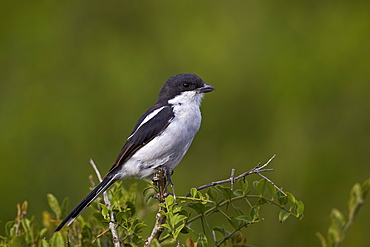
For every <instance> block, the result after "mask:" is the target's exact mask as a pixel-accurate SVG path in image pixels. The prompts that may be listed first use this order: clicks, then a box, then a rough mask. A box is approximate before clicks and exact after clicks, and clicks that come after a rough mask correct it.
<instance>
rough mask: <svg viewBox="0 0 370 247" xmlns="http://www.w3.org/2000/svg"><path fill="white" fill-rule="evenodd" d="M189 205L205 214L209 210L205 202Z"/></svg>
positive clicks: (199, 212)
mask: <svg viewBox="0 0 370 247" xmlns="http://www.w3.org/2000/svg"><path fill="white" fill-rule="evenodd" d="M187 206H188V207H191V208H193V209H195V211H197V213H198V214H204V213H205V212H206V210H207V209H206V206H204V204H202V203H200V202H196V203H189V204H188V205H187Z"/></svg>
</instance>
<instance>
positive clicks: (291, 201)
mask: <svg viewBox="0 0 370 247" xmlns="http://www.w3.org/2000/svg"><path fill="white" fill-rule="evenodd" d="M286 194H287V195H288V201H289V205H290V210H292V209H293V208H294V207H295V205H296V199H295V197H294V196H293V194H292V193H289V192H286Z"/></svg>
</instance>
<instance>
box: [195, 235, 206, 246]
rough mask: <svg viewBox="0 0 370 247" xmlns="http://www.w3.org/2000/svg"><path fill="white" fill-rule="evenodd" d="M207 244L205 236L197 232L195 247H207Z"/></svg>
mask: <svg viewBox="0 0 370 247" xmlns="http://www.w3.org/2000/svg"><path fill="white" fill-rule="evenodd" d="M207 246H208V241H207V237H206V236H205V235H204V234H203V233H200V234H199V238H198V240H197V247H207Z"/></svg>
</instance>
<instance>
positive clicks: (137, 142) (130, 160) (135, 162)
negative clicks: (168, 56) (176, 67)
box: [55, 73, 215, 231]
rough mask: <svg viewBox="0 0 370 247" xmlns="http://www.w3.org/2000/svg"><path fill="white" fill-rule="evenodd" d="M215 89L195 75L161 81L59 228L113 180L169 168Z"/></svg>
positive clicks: (146, 175)
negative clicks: (152, 98) (99, 177)
mask: <svg viewBox="0 0 370 247" xmlns="http://www.w3.org/2000/svg"><path fill="white" fill-rule="evenodd" d="M213 90H215V88H214V87H212V86H211V85H208V84H206V83H205V82H204V81H203V80H202V79H201V78H200V77H199V76H197V75H195V74H191V73H183V74H178V75H175V76H172V77H171V78H169V79H168V80H167V81H166V83H165V84H164V85H163V87H162V89H161V91H160V92H159V95H158V100H157V102H156V103H155V105H153V106H152V107H151V108H149V110H147V111H146V112H145V113H144V114H143V115H142V116H141V117H140V119H139V121H138V122H137V124H136V126H135V128H134V130H133V131H132V133H131V135H130V136H129V137H128V139H127V141H126V143H125V145H124V146H123V148H122V149H121V152H120V153H119V154H118V157H117V159H116V161H115V162H114V164H113V166H112V168H111V169H110V170H109V172H108V174H107V175H106V176H105V177H104V179H103V181H102V182H101V183H100V184H99V185H98V186H96V187H95V188H94V189H93V190H92V191H91V192H90V193H89V194H88V195H87V196H86V197H85V198H84V199H83V200H82V201H81V202H80V203H79V204H78V205H77V206H76V207H75V208H74V209H73V210H72V212H71V213H69V214H68V216H67V217H66V218H65V219H64V220H63V221H62V223H61V224H60V225H59V226H58V227H57V228H56V230H55V231H59V230H60V229H62V227H63V226H64V225H65V224H67V225H70V224H71V223H72V222H73V220H75V219H76V218H77V216H79V215H80V214H81V213H82V211H84V210H85V209H86V208H87V207H88V206H89V205H90V204H91V203H92V202H93V201H94V200H95V199H96V198H97V197H98V196H99V195H100V194H102V193H103V192H104V191H106V190H107V189H108V188H109V187H110V186H111V185H112V184H113V183H114V182H116V181H117V180H119V179H126V178H148V179H150V178H151V176H153V174H154V173H155V172H156V171H157V169H159V168H164V169H165V170H167V171H172V170H173V169H174V168H175V166H177V165H178V164H179V162H180V161H181V159H182V158H183V157H184V155H185V153H186V152H187V151H188V149H189V147H190V144H191V142H192V141H193V139H194V136H195V134H196V133H197V132H198V130H199V127H200V123H201V120H202V116H201V113H200V109H199V107H200V104H201V101H202V98H203V95H204V93H208V92H211V91H213Z"/></svg>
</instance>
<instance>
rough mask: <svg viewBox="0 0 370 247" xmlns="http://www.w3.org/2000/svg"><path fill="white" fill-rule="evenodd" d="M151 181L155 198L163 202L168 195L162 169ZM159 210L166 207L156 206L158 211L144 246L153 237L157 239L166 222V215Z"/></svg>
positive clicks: (164, 174)
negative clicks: (156, 190) (155, 187)
mask: <svg viewBox="0 0 370 247" xmlns="http://www.w3.org/2000/svg"><path fill="white" fill-rule="evenodd" d="M153 182H154V183H155V184H156V186H157V188H158V194H157V195H156V197H157V200H159V202H160V203H164V202H165V198H166V196H167V195H168V193H167V180H166V172H165V170H164V169H159V170H158V172H157V173H155V174H154V177H153ZM161 211H166V208H164V207H160V206H159V207H158V213H157V214H156V216H155V219H156V221H155V224H154V227H153V230H152V233H151V234H150V236H149V237H148V238H147V239H146V241H145V244H144V247H149V246H150V244H151V242H152V241H153V239H157V240H159V237H160V236H161V234H162V232H163V231H164V227H162V224H164V223H165V222H166V216H165V215H163V214H161Z"/></svg>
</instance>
